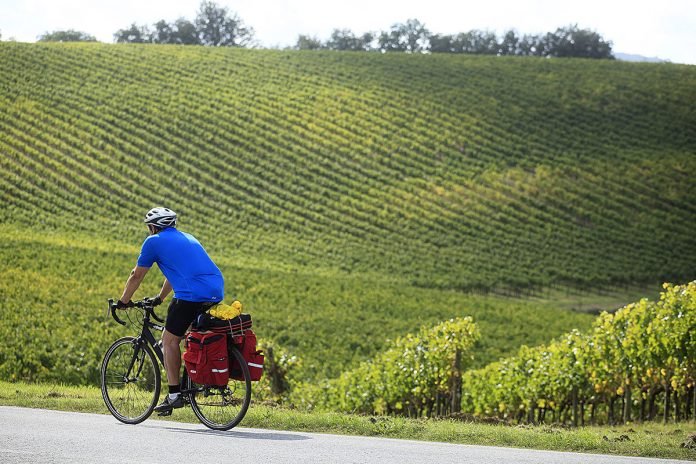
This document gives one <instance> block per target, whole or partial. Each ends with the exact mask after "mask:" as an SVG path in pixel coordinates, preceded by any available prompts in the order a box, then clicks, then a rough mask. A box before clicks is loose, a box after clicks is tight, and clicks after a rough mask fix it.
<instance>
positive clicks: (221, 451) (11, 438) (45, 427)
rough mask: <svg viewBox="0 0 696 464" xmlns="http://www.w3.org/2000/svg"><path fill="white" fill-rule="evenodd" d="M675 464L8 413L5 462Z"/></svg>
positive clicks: (2, 439)
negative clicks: (222, 430)
mask: <svg viewBox="0 0 696 464" xmlns="http://www.w3.org/2000/svg"><path fill="white" fill-rule="evenodd" d="M228 462H229V463H274V464H282V463H292V464H304V463H308V464H312V463H380V464H381V463H394V464H412V463H413V464H429V463H435V464H448V463H452V464H454V463H456V464H467V463H472V464H473V463H477V464H494V463H495V464H503V463H504V464H512V463H514V464H532V463H534V464H536V463H544V464H668V463H669V464H672V463H684V462H688V461H674V460H664V459H646V458H631V457H618V456H603V455H596V454H579V453H562V452H555V451H535V450H526V449H516V448H498V447H487V446H470V445H454V444H448V443H432V442H420V441H412V440H393V439H387V438H371V437H370V438H368V437H354V436H342V435H329V434H317V433H304V432H277V431H273V430H260V429H248V428H236V429H233V430H231V431H229V432H218V431H214V430H209V429H207V428H205V427H204V426H203V425H201V424H182V423H176V422H165V421H155V420H149V421H146V422H143V423H142V424H140V425H135V426H133V425H125V424H122V423H120V422H118V421H117V420H116V419H114V418H113V417H111V416H107V415H100V414H84V413H74V412H61V411H47V410H43V409H25V408H16V407H0V463H3V464H14V463H32V464H42V463H79V464H82V463H85V464H101V463H105V464H110V463H114V464H116V463H118V464H146V463H147V464H155V463H157V464H160V463H161V464H180V463H187V464H188V463H191V464H206V463H216V464H222V463H228Z"/></svg>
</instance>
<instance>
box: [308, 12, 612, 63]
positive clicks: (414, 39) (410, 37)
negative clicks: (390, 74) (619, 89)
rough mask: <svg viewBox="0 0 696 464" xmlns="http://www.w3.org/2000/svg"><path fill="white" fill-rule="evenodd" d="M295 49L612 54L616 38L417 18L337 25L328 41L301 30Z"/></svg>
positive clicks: (567, 30)
mask: <svg viewBox="0 0 696 464" xmlns="http://www.w3.org/2000/svg"><path fill="white" fill-rule="evenodd" d="M294 48H295V49H299V50H318V49H325V50H349V51H380V52H383V53H386V52H406V53H468V54H475V55H517V56H542V57H551V56H555V57H582V58H610V59H611V58H613V54H612V44H611V42H610V41H606V40H604V39H603V38H602V36H600V35H599V34H598V33H596V32H593V31H591V30H589V29H581V28H579V27H578V26H577V25H569V26H566V27H560V28H558V29H556V31H555V32H549V33H546V34H524V35H520V34H519V33H518V32H516V31H515V30H512V29H511V30H509V31H507V32H505V33H504V34H503V35H502V36H500V37H498V36H497V35H496V34H495V33H493V32H490V31H482V30H476V29H474V30H470V31H468V32H461V33H458V34H437V33H432V32H430V30H428V28H427V27H426V26H425V24H423V23H421V22H420V21H418V20H417V19H409V20H408V21H406V22H405V23H397V24H394V25H393V26H392V27H391V29H390V30H388V31H382V32H379V33H373V32H367V33H364V34H362V35H356V34H354V33H353V32H352V31H351V30H349V29H334V31H333V32H332V34H331V37H329V39H328V40H326V41H321V40H319V39H318V38H316V37H310V36H306V35H300V36H299V38H298V40H297V43H296V44H295V47H294Z"/></svg>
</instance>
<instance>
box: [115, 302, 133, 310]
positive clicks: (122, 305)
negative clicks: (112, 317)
mask: <svg viewBox="0 0 696 464" xmlns="http://www.w3.org/2000/svg"><path fill="white" fill-rule="evenodd" d="M133 306H135V305H134V304H133V302H132V301H131V300H128V303H124V302H123V301H121V300H118V302H117V303H116V309H125V308H132V307H133Z"/></svg>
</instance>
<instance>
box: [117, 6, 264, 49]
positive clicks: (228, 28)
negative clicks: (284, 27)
mask: <svg viewBox="0 0 696 464" xmlns="http://www.w3.org/2000/svg"><path fill="white" fill-rule="evenodd" d="M153 28H154V29H152V30H151V29H150V28H149V27H148V26H138V25H137V24H135V23H133V24H132V25H131V26H130V27H129V28H127V29H120V30H118V31H116V33H115V34H114V40H115V41H116V42H118V43H156V44H175V45H207V46H212V47H245V46H250V45H252V44H253V40H254V30H253V28H251V27H248V26H247V25H245V24H244V21H243V20H242V19H241V18H240V17H239V15H237V14H236V13H234V12H232V11H230V10H229V9H228V8H227V7H223V6H220V5H218V4H217V3H215V2H212V1H209V0H203V1H202V2H201V4H200V6H199V9H198V13H197V15H196V18H195V19H194V20H193V21H190V20H188V19H186V18H179V19H177V20H176V21H175V22H173V23H168V22H167V21H165V20H164V19H161V20H159V21H157V22H156V23H155V24H154V25H153Z"/></svg>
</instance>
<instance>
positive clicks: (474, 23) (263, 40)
mask: <svg viewBox="0 0 696 464" xmlns="http://www.w3.org/2000/svg"><path fill="white" fill-rule="evenodd" d="M216 3H217V4H218V5H221V6H226V7H228V8H229V9H230V10H231V11H234V12H236V13H237V14H238V15H239V16H240V17H241V18H242V20H243V21H244V22H245V23H246V24H247V25H249V26H251V27H253V28H254V30H255V32H256V34H255V37H256V39H257V41H258V42H259V43H260V45H261V46H266V47H271V46H279V47H284V46H290V45H293V44H295V42H296V41H297V36H298V35H299V34H306V35H313V36H317V37H318V38H320V39H322V40H326V39H327V38H328V37H329V35H330V34H331V31H332V30H333V29H335V28H339V29H350V30H352V31H353V32H355V33H356V34H358V33H363V32H367V31H381V30H388V29H389V28H390V27H391V25H393V24H394V23H401V22H405V21H406V20H407V19H409V18H416V19H418V20H420V21H421V22H422V23H425V25H426V27H427V28H428V29H429V30H430V31H431V32H435V33H441V34H452V33H457V32H465V31H469V30H471V29H482V30H490V31H493V32H496V33H498V34H501V33H502V32H503V31H506V30H508V29H515V30H517V31H518V32H519V33H521V34H524V33H533V34H537V33H545V32H550V31H554V30H556V28H558V27H562V26H567V25H570V24H577V25H578V26H579V27H581V28H586V29H591V30H593V31H596V32H597V33H599V34H600V35H601V36H602V37H603V38H604V39H605V40H610V41H612V42H613V51H614V52H615V53H630V54H638V55H643V56H647V57H659V58H662V59H665V60H669V61H672V62H674V63H686V64H696V0H662V1H654V0H630V1H629V0H582V1H578V0H575V1H567V0H494V1H486V0H483V1H482V0H478V1H470V0H425V1H424V0H382V1H380V0H348V1H340V2H336V1H332V0H292V1H290V0H265V1H264V0H217V1H216ZM199 5H200V0H103V1H100V0H0V34H1V35H2V37H1V40H10V39H14V40H18V41H21V42H34V41H36V39H37V37H38V36H39V35H41V34H43V33H45V32H48V31H55V30H65V29H76V30H79V31H82V32H86V33H88V34H90V35H93V36H95V37H96V38H97V40H99V41H102V42H109V43H110V42H113V34H114V32H116V31H117V30H118V29H123V28H126V27H128V26H129V25H130V24H131V23H134V22H135V23H137V24H139V25H145V24H146V25H152V24H153V23H155V22H157V21H159V20H160V19H164V20H165V21H168V22H173V21H174V20H176V19H177V18H180V17H185V18H187V19H189V20H193V19H194V18H195V16H196V12H197V11H198V6H199Z"/></svg>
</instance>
